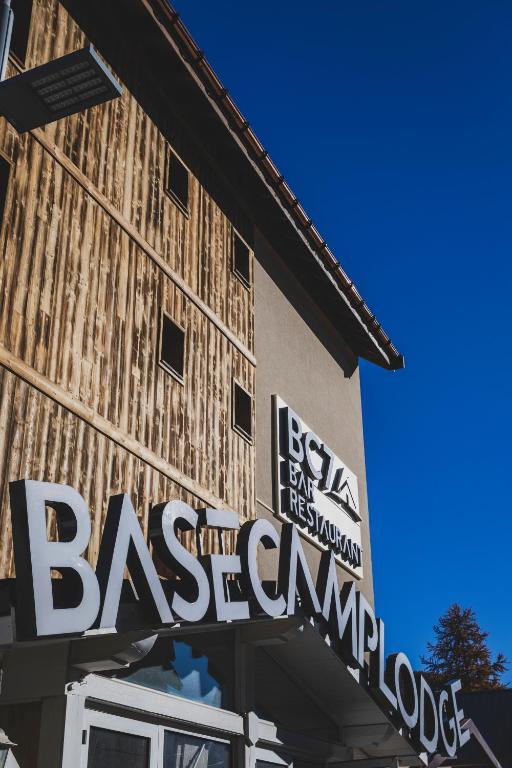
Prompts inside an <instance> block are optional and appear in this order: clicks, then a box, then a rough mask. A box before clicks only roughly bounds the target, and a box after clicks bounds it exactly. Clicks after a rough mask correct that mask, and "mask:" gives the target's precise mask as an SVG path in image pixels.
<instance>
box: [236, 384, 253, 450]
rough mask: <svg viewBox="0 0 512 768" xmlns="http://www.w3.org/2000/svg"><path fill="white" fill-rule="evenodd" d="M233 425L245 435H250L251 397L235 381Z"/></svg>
mask: <svg viewBox="0 0 512 768" xmlns="http://www.w3.org/2000/svg"><path fill="white" fill-rule="evenodd" d="M233 425H234V426H235V427H236V428H237V429H239V430H241V431H242V432H243V433H244V435H246V436H247V437H249V438H251V437H252V397H251V396H250V394H249V393H248V392H246V391H245V390H244V389H242V387H241V386H240V385H239V384H237V382H236V381H235V382H234V387H233Z"/></svg>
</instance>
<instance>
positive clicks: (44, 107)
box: [0, 46, 123, 133]
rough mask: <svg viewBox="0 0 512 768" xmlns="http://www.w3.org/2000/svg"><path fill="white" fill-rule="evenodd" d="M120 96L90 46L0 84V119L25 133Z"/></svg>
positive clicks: (118, 88)
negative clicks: (0, 116)
mask: <svg viewBox="0 0 512 768" xmlns="http://www.w3.org/2000/svg"><path fill="white" fill-rule="evenodd" d="M122 92H123V89H122V86H121V85H120V84H119V83H118V82H117V80H116V79H115V77H113V75H112V74H111V72H110V71H109V70H108V68H107V67H106V66H105V64H104V63H103V62H102V61H101V59H100V57H99V56H98V54H97V53H96V51H95V50H94V48H92V47H91V46H89V47H87V48H83V49H82V50H80V51H74V52H73V53H69V54H68V55H67V56H62V57H61V58H60V59H54V61H49V62H48V63H47V64H42V65H41V66H40V67H36V68H35V69H30V70H28V71H27V72H23V73H22V74H21V75H16V76H15V77H11V78H9V79H8V80H4V81H3V82H0V115H2V116H3V117H6V118H7V120H8V121H9V122H10V123H11V124H12V125H13V126H14V127H15V128H16V130H17V131H18V132H19V133H25V131H30V130H32V129H33V128H39V127H40V126H42V125H46V124H47V123H53V122H54V121H55V120H60V118H61V117H67V116H68V115H73V114H75V113H76V112H82V111H83V110H85V109H89V108H90V107H94V106H96V105H97V104H102V103H103V102H105V101H109V100H110V99H115V98H117V97H118V96H120V95H121V94H122Z"/></svg>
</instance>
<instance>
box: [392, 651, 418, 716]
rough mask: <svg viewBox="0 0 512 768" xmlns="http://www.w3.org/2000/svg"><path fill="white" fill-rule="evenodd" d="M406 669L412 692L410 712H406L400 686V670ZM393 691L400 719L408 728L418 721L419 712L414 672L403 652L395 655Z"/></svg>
mask: <svg viewBox="0 0 512 768" xmlns="http://www.w3.org/2000/svg"><path fill="white" fill-rule="evenodd" d="M402 669H404V670H407V674H408V675H409V683H410V688H411V690H412V693H413V699H414V707H413V709H412V712H408V711H407V708H406V702H404V696H403V695H402V687H401V685H400V672H401V670H402ZM395 691H396V698H397V703H398V709H399V710H400V714H401V715H402V719H403V721H404V723H405V724H406V726H407V727H408V728H411V729H412V728H414V727H415V726H416V723H417V722H418V714H419V702H418V689H417V687H416V680H415V678H414V672H413V670H412V667H411V662H410V661H409V659H408V658H407V656H406V655H405V653H397V654H396V656H395Z"/></svg>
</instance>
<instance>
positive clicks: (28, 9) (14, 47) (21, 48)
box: [11, 0, 32, 65]
mask: <svg viewBox="0 0 512 768" xmlns="http://www.w3.org/2000/svg"><path fill="white" fill-rule="evenodd" d="M11 8H12V10H13V13H14V23H13V26H12V37H11V53H12V54H14V56H15V58H16V59H17V60H18V61H19V63H20V64H23V65H25V59H26V58H27V50H28V38H29V35H30V21H31V19H32V0H11Z"/></svg>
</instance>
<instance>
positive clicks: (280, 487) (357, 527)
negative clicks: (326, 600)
mask: <svg viewBox="0 0 512 768" xmlns="http://www.w3.org/2000/svg"><path fill="white" fill-rule="evenodd" d="M273 401H274V435H275V444H274V457H275V476H276V482H275V491H276V492H275V507H276V510H277V514H278V516H279V517H280V518H281V519H283V520H285V521H287V522H293V523H295V524H296V525H298V526H299V528H300V529H301V532H302V534H303V536H305V537H306V538H307V539H309V540H310V541H311V542H313V543H314V544H316V545H317V546H320V547H321V548H322V549H329V550H331V551H332V552H334V555H335V558H336V560H337V562H339V563H340V565H342V566H343V567H344V568H346V569H347V570H348V571H349V572H350V573H351V574H352V575H354V576H356V578H358V579H361V578H362V577H363V563H362V549H361V515H360V513H359V495H358V487H357V477H356V475H355V474H354V473H353V472H352V471H351V470H350V469H349V468H348V467H347V465H346V464H345V463H344V462H343V461H342V460H341V459H340V458H339V456H336V454H335V453H334V452H333V451H332V450H331V449H330V448H329V446H328V445H327V443H325V442H324V441H323V440H322V439H321V438H320V437H318V435H317V434H315V433H314V432H313V431H312V430H311V429H310V428H309V427H308V426H307V424H305V422H304V421H302V419H301V418H300V417H299V416H298V415H297V414H296V413H295V412H294V411H292V409H291V408H290V407H289V406H288V405H286V403H285V402H284V401H283V400H281V398H280V397H277V395H274V397H273Z"/></svg>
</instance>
